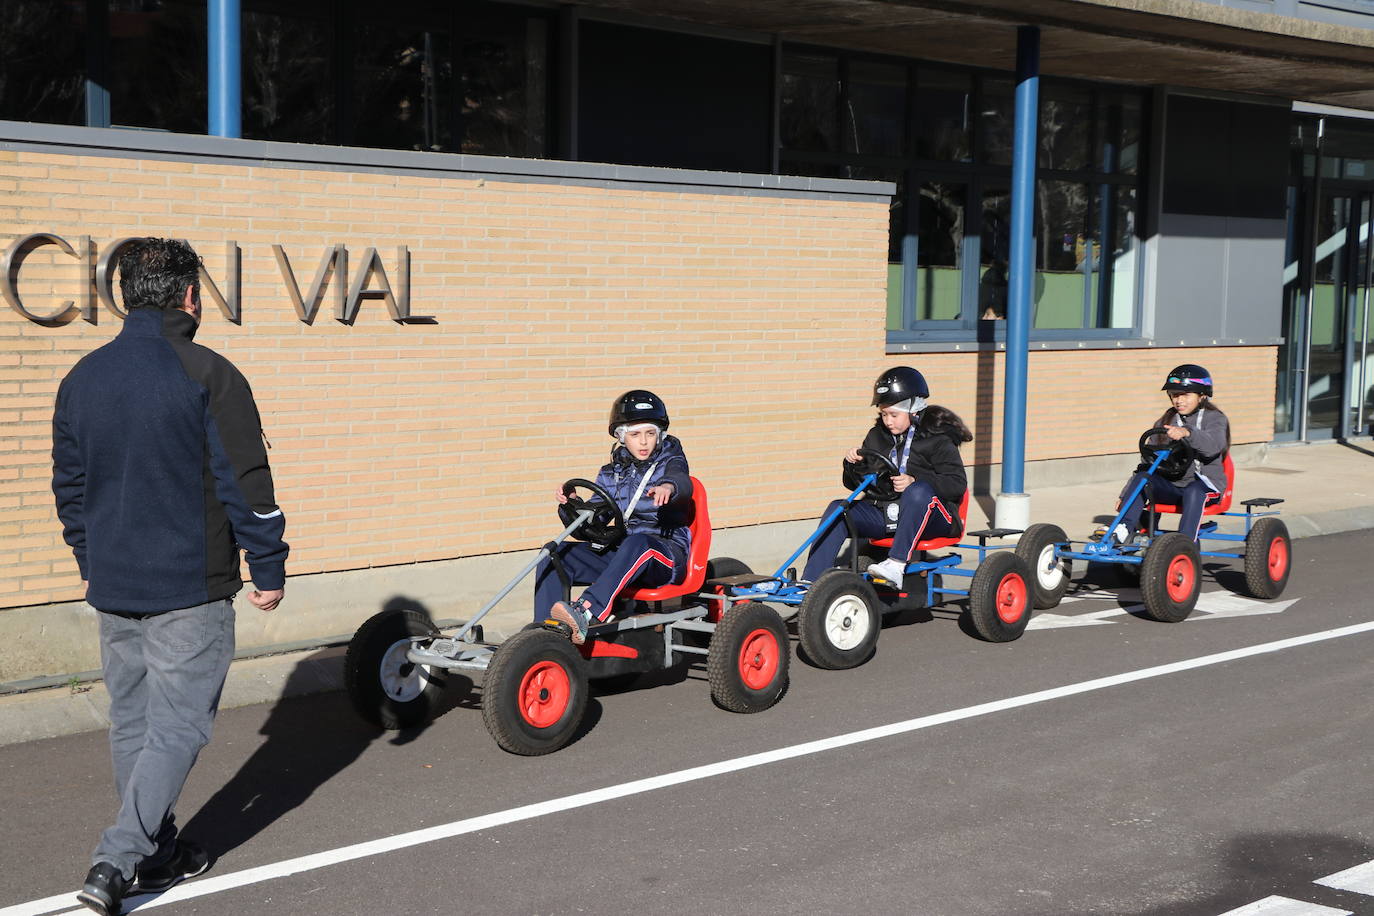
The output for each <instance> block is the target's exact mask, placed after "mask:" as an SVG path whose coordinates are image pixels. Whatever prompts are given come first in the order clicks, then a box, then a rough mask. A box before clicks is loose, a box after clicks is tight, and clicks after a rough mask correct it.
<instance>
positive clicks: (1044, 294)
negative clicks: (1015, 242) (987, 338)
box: [1031, 181, 1100, 328]
mask: <svg viewBox="0 0 1374 916" xmlns="http://www.w3.org/2000/svg"><path fill="white" fill-rule="evenodd" d="M1037 184H1038V187H1037V190H1036V198H1037V199H1036V212H1035V217H1036V219H1035V224H1036V225H1035V240H1036V248H1035V267H1036V275H1035V296H1034V303H1035V312H1034V320H1033V321H1032V322H1031V327H1035V328H1079V327H1083V323H1084V322H1083V315H1084V309H1085V302H1086V297H1087V295H1088V290H1089V288H1090V286H1089V283H1088V280H1089V278H1090V276H1091V274H1092V270H1093V265H1094V264H1095V263H1096V260H1095V259H1096V257H1097V255H1098V254H1099V248H1100V246H1098V245H1097V244H1096V241H1095V240H1094V239H1093V234H1092V227H1091V225H1090V223H1089V220H1090V213H1091V208H1090V203H1091V200H1092V190H1091V186H1090V185H1086V184H1079V183H1078V182H1073V181H1041V182H1038V183H1037Z"/></svg>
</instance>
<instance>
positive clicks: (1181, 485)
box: [1111, 363, 1231, 544]
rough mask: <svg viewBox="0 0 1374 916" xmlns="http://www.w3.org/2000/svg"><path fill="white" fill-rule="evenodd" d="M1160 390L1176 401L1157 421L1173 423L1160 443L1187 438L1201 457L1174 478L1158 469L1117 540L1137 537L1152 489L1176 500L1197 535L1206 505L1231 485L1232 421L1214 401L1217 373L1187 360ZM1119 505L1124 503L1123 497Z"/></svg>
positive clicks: (1181, 526) (1135, 478)
mask: <svg viewBox="0 0 1374 916" xmlns="http://www.w3.org/2000/svg"><path fill="white" fill-rule="evenodd" d="M1160 390H1161V391H1164V392H1166V393H1167V394H1168V396H1169V402H1170V404H1172V405H1173V406H1172V407H1170V408H1169V409H1168V410H1166V411H1165V412H1164V414H1163V416H1161V417H1160V418H1159V419H1158V420H1156V421H1155V426H1162V427H1166V428H1167V429H1168V433H1167V434H1166V435H1167V441H1164V440H1165V439H1166V436H1165V435H1161V436H1157V437H1156V438H1157V439H1159V440H1161V441H1160V442H1158V443H1157V444H1158V445H1159V446H1160V447H1163V446H1165V445H1168V444H1169V443H1171V442H1177V441H1178V440H1180V439H1186V440H1188V443H1189V444H1190V445H1192V447H1193V450H1194V451H1195V452H1196V457H1195V458H1194V459H1193V462H1192V463H1191V464H1190V465H1188V466H1187V468H1185V469H1184V471H1183V474H1182V475H1181V476H1179V477H1177V478H1176V479H1174V480H1170V479H1168V478H1167V477H1166V476H1164V475H1163V474H1161V473H1159V472H1156V473H1155V475H1154V477H1153V478H1152V479H1151V481H1150V484H1149V489H1148V490H1146V489H1142V490H1141V492H1140V493H1138V494H1137V495H1136V497H1135V499H1133V500H1132V501H1131V504H1130V506H1128V507H1127V509H1126V514H1125V515H1124V516H1122V519H1123V521H1122V523H1121V524H1120V525H1117V526H1116V530H1115V531H1113V532H1112V533H1111V537H1112V540H1113V541H1114V542H1115V543H1117V544H1124V543H1130V542H1131V541H1133V540H1135V532H1136V531H1137V530H1138V529H1139V528H1140V527H1141V516H1142V512H1143V510H1144V508H1145V503H1146V497H1147V493H1149V492H1152V493H1153V499H1154V501H1155V502H1157V503H1163V504H1165V505H1174V506H1177V507H1178V509H1179V523H1178V530H1179V531H1181V532H1182V533H1184V534H1186V535H1188V537H1190V538H1192V539H1193V540H1197V535H1198V528H1199V527H1200V526H1201V525H1202V510H1203V508H1204V507H1205V506H1206V505H1208V504H1209V503H1213V502H1216V501H1217V500H1219V499H1221V494H1222V493H1223V492H1224V491H1225V489H1226V470H1225V468H1224V466H1223V464H1222V462H1223V460H1224V459H1225V457H1226V452H1227V450H1228V449H1230V447H1231V425H1230V423H1229V422H1228V421H1227V419H1226V414H1224V413H1222V412H1221V411H1220V410H1218V409H1217V407H1216V405H1214V404H1213V403H1212V401H1211V397H1212V376H1211V375H1210V374H1209V373H1208V372H1207V370H1206V369H1204V368H1202V367H1201V366H1198V365H1195V364H1193V363H1185V364H1183V365H1182V366H1178V367H1176V368H1175V369H1174V370H1173V371H1172V372H1170V373H1169V375H1168V377H1167V378H1165V380H1164V385H1163V386H1162V387H1161V388H1160ZM1144 477H1145V471H1144V468H1140V469H1137V470H1136V472H1135V474H1134V475H1132V477H1131V479H1130V480H1129V481H1127V483H1126V487H1125V489H1123V490H1122V491H1121V496H1120V499H1122V500H1124V499H1125V498H1126V497H1127V496H1129V495H1130V493H1131V490H1133V489H1134V488H1135V486H1136V484H1137V483H1139V482H1140V480H1142V479H1143V478H1144ZM1117 505H1118V507H1119V506H1120V503H1119V502H1118V504H1117Z"/></svg>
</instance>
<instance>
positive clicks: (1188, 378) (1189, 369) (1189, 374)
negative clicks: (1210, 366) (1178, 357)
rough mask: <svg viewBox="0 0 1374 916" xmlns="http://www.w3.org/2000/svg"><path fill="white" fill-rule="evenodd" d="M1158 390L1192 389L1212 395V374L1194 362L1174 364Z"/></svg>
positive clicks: (1198, 392) (1208, 395)
mask: <svg viewBox="0 0 1374 916" xmlns="http://www.w3.org/2000/svg"><path fill="white" fill-rule="evenodd" d="M1159 390H1160V391H1192V392H1195V393H1196V394H1205V395H1207V397H1209V398H1210V397H1211V396H1212V375H1211V373H1210V372H1208V371H1207V370H1206V369H1204V368H1202V367H1201V366H1199V365H1197V364H1196V363H1184V364H1183V365H1181V366H1175V367H1174V368H1173V369H1172V370H1170V372H1169V376H1168V378H1166V379H1164V384H1163V385H1161V386H1160V388H1159Z"/></svg>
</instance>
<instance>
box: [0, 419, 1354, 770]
mask: <svg viewBox="0 0 1374 916" xmlns="http://www.w3.org/2000/svg"><path fill="white" fill-rule="evenodd" d="M1117 464H1120V465H1121V469H1117V470H1118V473H1110V472H1109V473H1081V472H1077V471H1075V470H1073V468H1074V467H1075V466H1073V465H1066V467H1067V468H1069V471H1068V473H1064V474H1060V475H1058V476H1059V478H1060V479H1061V480H1065V479H1066V482H1063V483H1059V482H1058V481H1056V480H1054V476H1053V475H1050V476H1049V477H1044V475H1042V480H1046V481H1049V482H1051V483H1054V484H1057V485H1048V486H1047V485H1044V484H1043V483H1041V484H1031V483H1029V482H1028V484H1027V487H1026V489H1027V491H1028V493H1029V496H1030V507H1031V509H1030V511H1031V521H1032V522H1054V523H1055V524H1058V525H1060V526H1061V527H1063V528H1064V530H1065V531H1066V532H1067V533H1068V535H1069V536H1070V537H1072V538H1076V539H1081V538H1086V537H1087V536H1088V534H1089V533H1090V532H1091V531H1092V529H1093V528H1094V527H1095V524H1096V523H1097V522H1100V521H1107V520H1109V519H1108V518H1107V517H1106V516H1109V515H1110V513H1111V510H1112V508H1113V506H1114V504H1115V501H1116V496H1117V493H1118V491H1119V490H1120V489H1121V487H1122V485H1123V484H1124V483H1125V480H1126V477H1127V476H1129V470H1130V467H1132V466H1133V463H1132V462H1131V460H1130V459H1128V458H1123V459H1122V460H1121V461H1120V462H1117ZM1122 469H1124V470H1122ZM1084 478H1094V479H1091V480H1089V481H1088V482H1078V481H1081V480H1084ZM1099 478H1100V479H1099ZM1256 497H1273V498H1277V499H1283V500H1284V503H1283V504H1282V505H1281V506H1278V507H1277V508H1278V509H1279V510H1281V512H1282V515H1281V516H1280V517H1281V518H1282V519H1283V521H1284V523H1285V524H1286V525H1287V526H1288V531H1289V533H1290V534H1291V536H1292V537H1293V538H1295V539H1296V538H1304V537H1312V536H1315V535H1322V534H1337V533H1339V532H1343V531H1355V530H1360V529H1365V528H1374V443H1372V442H1371V441H1370V440H1368V439H1363V440H1356V441H1354V442H1351V443H1344V444H1342V443H1335V442H1328V443H1317V444H1311V445H1293V446H1266V447H1258V448H1252V449H1250V450H1249V451H1248V452H1247V453H1246V457H1245V458H1239V457H1238V458H1237V470H1236V487H1235V493H1234V501H1233V504H1232V507H1231V508H1232V511H1244V510H1243V507H1242V506H1241V502H1242V501H1243V500H1246V499H1251V498H1256ZM993 506H994V500H993V498H992V497H991V496H987V495H982V496H979V495H978V494H977V493H976V492H975V495H974V498H973V499H972V500H971V501H970V504H969V518H968V530H970V531H977V530H979V529H982V528H989V527H992V512H993ZM1100 516H1101V517H1100ZM811 524H812V523H810V522H807V523H805V524H801V523H793V526H794V527H796V529H797V531H798V532H799V533H800V537H804V536H805V532H806V531H809V530H810V526H811ZM1238 524H1239V520H1238V519H1237V520H1235V522H1234V523H1232V524H1230V525H1225V526H1224V530H1235V529H1234V527H1233V525H1238ZM732 533H734V534H736V535H739V534H742V533H745V531H744V530H741V529H736V530H735V531H734V532H732ZM800 537H793V538H791V541H790V542H791V543H793V544H796V543H800ZM783 542H784V543H787V542H788V541H787V540H786V539H785V540H784V541H783ZM1301 549H1302V547H1301V545H1298V546H1296V547H1295V550H1297V551H1301ZM785 558H786V553H779V554H778V556H777V557H776V558H775V559H774V560H773V562H774V563H775V564H776V563H781V562H782V560H784V559H785ZM528 619H529V611H528V609H527V608H519V607H514V608H505V607H499V608H498V609H497V611H494V612H493V613H492V614H490V615H489V616H488V617H487V618H486V619H484V620H483V624H484V627H485V629H486V633H487V635H488V638H491V639H500V638H502V636H503V635H505V634H509V633H511V632H514V631H515V630H518V629H519V628H520V627H521V626H523V625H524V624H525V622H526V621H527V620H528ZM344 652H345V647H344V646H326V647H320V648H315V649H308V650H303V651H297V652H288V653H283V654H280V655H272V656H266V657H262V658H247V659H241V660H237V661H235V662H234V664H233V665H232V666H231V668H230V671H229V677H228V681H227V682H226V684H225V689H224V696H223V699H222V701H221V704H220V705H221V708H233V707H237V706H246V705H249V704H252V703H267V702H275V701H276V700H279V699H282V698H285V697H291V696H304V695H307V694H313V693H322V692H325V691H330V690H341V689H343V657H344ZM108 709H109V698H108V696H107V694H106V693H105V689H104V685H103V684H102V683H99V682H96V683H94V684H83V685H76V686H71V687H67V686H63V687H56V688H48V689H44V690H34V691H31V692H28V693H21V694H12V695H8V696H0V745H6V744H14V743H18V742H23V741H33V740H37V739H40V738H50V737H56V736H59V735H68V734H75V733H78V732H83V731H93V730H97V729H104V728H107V727H108V726H109V719H108V718H107V713H108Z"/></svg>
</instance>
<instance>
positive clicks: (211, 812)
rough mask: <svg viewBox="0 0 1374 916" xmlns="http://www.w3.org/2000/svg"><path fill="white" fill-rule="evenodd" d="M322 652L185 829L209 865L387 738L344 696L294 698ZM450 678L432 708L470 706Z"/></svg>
mask: <svg viewBox="0 0 1374 916" xmlns="http://www.w3.org/2000/svg"><path fill="white" fill-rule="evenodd" d="M402 609H415V610H420V611H422V612H424V613H426V614H428V611H427V610H425V609H424V608H423V607H421V606H419V605H418V604H417V603H415V602H413V601H410V600H408V599H404V598H392V599H390V600H389V601H387V603H386V605H385V606H384V608H383V610H402ZM327 654H333V655H335V657H337V652H333V653H330V652H329V651H328V650H326V652H323V653H316V654H314V655H312V656H311V657H310V658H306V659H303V660H302V661H301V662H300V663H299V664H298V665H297V666H296V668H295V669H294V670H293V671H292V672H291V675H290V677H288V678H287V682H286V685H285V689H284V690H283V693H284V695H285V697H286V698H285V699H282V700H279V701H278V702H277V703H276V705H275V706H273V707H272V711H271V713H270V714H269V715H268V717H267V721H266V722H265V723H263V726H262V729H261V730H260V732H259V733H260V734H262V735H264V736H265V740H264V741H263V742H262V744H261V745H259V746H258V749H257V750H256V751H254V752H253V754H252V755H251V756H250V757H249V758H248V759H247V760H245V761H244V762H243V765H242V766H240V767H239V770H238V772H237V773H235V774H234V776H233V777H232V778H231V779H230V780H229V781H228V782H227V783H225V784H224V786H222V787H221V788H220V789H219V790H218V791H216V792H215V794H214V795H213V796H211V797H210V799H209V800H208V801H206V802H205V804H204V805H202V806H201V808H200V810H199V811H197V812H196V813H195V815H194V816H193V817H192V818H191V819H190V820H189V821H187V822H186V825H185V827H183V828H182V831H183V832H184V833H185V835H186V836H188V837H195V838H196V840H197V842H199V843H200V844H201V845H202V846H204V847H205V850H206V851H207V852H208V853H210V856H211V861H214V860H215V859H218V858H219V857H221V856H222V855H224V854H225V853H227V852H230V851H232V850H234V849H237V848H238V847H239V846H241V845H243V844H244V843H246V842H247V841H249V840H251V839H252V838H253V837H254V836H256V835H257V834H258V833H260V832H261V831H263V830H264V829H266V828H267V827H269V826H271V825H272V824H273V823H274V822H275V821H277V820H278V819H279V818H281V817H282V816H284V815H286V814H287V813H289V812H290V811H292V810H294V809H295V808H297V807H299V806H300V805H302V804H304V803H305V802H306V801H307V800H308V799H309V798H310V796H311V795H313V794H314V792H315V790H316V789H318V788H319V787H321V786H323V785H325V784H326V783H327V782H329V781H330V780H331V779H333V778H334V777H335V776H336V775H338V774H339V773H340V772H342V771H343V770H344V769H345V768H347V767H348V766H349V765H350V764H352V763H353V762H354V761H355V760H357V759H358V757H359V756H361V755H362V753H363V751H364V750H366V749H367V746H368V745H369V744H371V743H372V742H373V741H376V740H377V739H378V738H380V737H382V736H383V735H384V734H386V732H385V731H383V730H382V729H381V728H378V727H377V726H375V725H372V724H371V723H369V722H366V721H364V720H363V719H362V718H361V717H360V716H359V715H358V714H357V713H356V712H355V711H354V710H353V707H352V704H351V702H350V701H349V697H348V694H347V693H346V692H345V691H341V690H340V691H334V692H330V693H314V694H311V695H309V696H297V694H300V693H304V692H306V690H308V689H311V688H312V687H314V688H315V689H317V685H318V683H319V677H318V674H317V673H316V671H315V670H314V669H315V667H316V661H317V660H318V659H319V657H320V656H321V655H327ZM464 680H466V679H462V678H454V677H453V676H450V677H449V684H448V688H449V689H448V690H447V691H446V692H445V694H444V698H443V702H442V703H441V704H440V706H439V707H438V709H437V713H436V714H437V715H442V714H443V713H444V712H446V711H447V710H448V709H452V708H454V707H455V706H458V705H462V704H464V703H468V704H471V703H472V702H473V701H472V697H471V682H470V681H468V682H467V689H466V690H464V689H462V688H463V684H462V683H460V682H461V681H464ZM423 731H424V728H423V727H417V728H412V729H406V730H403V731H398V732H394V733H392V734H393V735H394V737H393V738H392V739H391V740H392V742H393V743H396V744H404V743H407V742H409V741H412V740H414V739H415V737H417V736H418V735H419V734H420V733H421V732H423Z"/></svg>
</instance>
